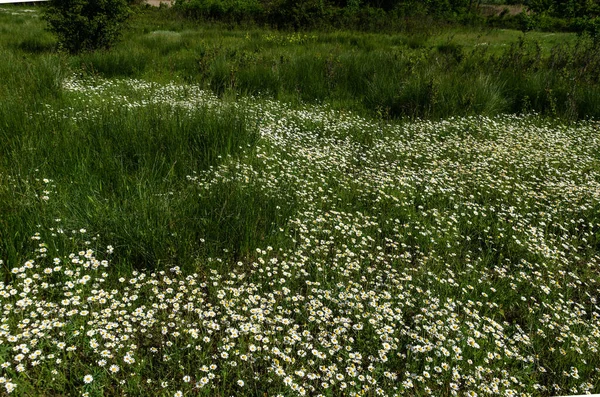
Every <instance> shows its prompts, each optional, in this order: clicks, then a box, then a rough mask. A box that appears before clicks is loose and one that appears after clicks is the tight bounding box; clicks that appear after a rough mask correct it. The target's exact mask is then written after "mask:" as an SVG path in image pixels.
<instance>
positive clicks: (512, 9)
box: [479, 4, 525, 16]
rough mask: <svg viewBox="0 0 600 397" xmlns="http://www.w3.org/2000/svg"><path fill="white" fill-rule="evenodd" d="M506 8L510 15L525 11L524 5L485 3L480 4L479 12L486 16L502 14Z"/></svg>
mask: <svg viewBox="0 0 600 397" xmlns="http://www.w3.org/2000/svg"><path fill="white" fill-rule="evenodd" d="M504 10H508V15H517V14H520V13H522V12H523V11H525V7H524V6H523V5H491V4H485V5H480V6H479V12H481V13H482V14H483V15H485V16H491V15H500V14H501V13H502V12H504Z"/></svg>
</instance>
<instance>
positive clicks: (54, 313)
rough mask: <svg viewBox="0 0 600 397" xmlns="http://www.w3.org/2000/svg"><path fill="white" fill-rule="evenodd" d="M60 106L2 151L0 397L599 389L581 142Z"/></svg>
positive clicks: (152, 97) (302, 110) (592, 179)
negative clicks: (9, 395)
mask: <svg viewBox="0 0 600 397" xmlns="http://www.w3.org/2000/svg"><path fill="white" fill-rule="evenodd" d="M62 87H63V88H62V89H61V92H62V99H61V101H62V102H61V103H62V104H63V106H56V105H55V106H50V104H49V106H46V107H41V108H40V110H39V112H38V113H32V114H29V115H28V116H27V119H26V120H25V121H23V123H24V125H23V128H22V129H21V130H19V132H18V133H17V134H14V135H11V136H9V135H8V134H7V130H6V128H5V127H3V128H2V129H1V131H2V134H3V138H2V139H3V142H4V143H3V153H2V163H1V164H2V168H1V169H0V170H1V172H0V177H1V184H0V198H1V199H0V203H2V206H3V209H2V214H3V215H2V218H1V219H2V222H3V235H2V243H3V244H2V247H3V251H0V252H2V253H3V255H4V256H5V258H4V262H3V266H4V268H5V269H6V272H5V275H4V282H3V283H2V284H1V287H2V298H1V299H2V307H3V315H2V326H1V327H0V329H1V331H0V332H1V334H0V341H1V343H0V352H1V353H0V357H2V361H3V364H2V365H1V367H2V378H1V379H2V382H3V387H4V388H5V390H6V391H7V392H10V391H13V389H14V392H15V393H17V394H19V395H40V394H47V395H55V394H77V393H89V395H101V394H104V395H121V394H123V393H127V394H128V395H148V394H151V393H152V394H158V395H171V396H172V395H177V396H179V395H198V394H199V395H228V394H232V393H241V394H244V395H263V394H264V393H266V394H268V395H318V394H323V395H363V394H366V395H396V394H406V395H420V394H427V393H432V394H433V395H455V394H460V395H556V394H565V393H572V394H575V393H586V392H598V391H599V390H598V389H597V386H594V385H598V384H599V378H600V359H599V357H600V355H599V354H598V341H599V340H600V308H599V307H598V302H597V297H598V294H599V292H600V291H599V284H598V282H599V281H600V280H599V279H600V274H599V263H600V262H599V261H600V256H599V252H598V247H599V246H598V244H599V240H598V229H599V228H600V220H599V219H598V214H599V212H598V209H599V200H600V172H599V170H600V168H599V161H600V158H599V157H598V153H600V137H599V135H598V132H599V126H598V124H597V123H596V122H582V123H578V124H572V125H564V124H560V123H556V122H548V121H544V120H543V119H540V118H538V117H535V116H501V117H496V118H485V117H469V118H454V119H448V120H444V121H439V122H430V121H414V122H407V123H400V124H396V123H388V122H385V121H382V120H374V119H363V118H361V117H358V116H356V115H354V114H352V113H349V112H338V111H334V110H331V109H329V108H328V107H326V106H304V107H290V106H288V105H284V104H281V103H278V102H274V101H265V100H258V99H252V98H246V99H240V100H238V101H230V100H229V101H228V100H221V99H218V98H217V97H215V96H214V95H212V94H210V93H208V92H206V91H202V90H199V89H198V88H195V87H193V86H186V85H174V84H171V85H158V84H150V83H146V82H143V81H139V80H122V81H120V80H98V79H95V80H90V79H84V80H80V79H77V78H68V79H66V80H65V81H64V82H63V85H62ZM198 115H200V116H201V120H204V121H200V119H199V118H198ZM6 116H7V114H6V113H4V114H3V120H5V123H6V120H7V117H6ZM42 121H43V122H42ZM194 122H195V123H196V124H193V123H194ZM201 122H204V124H198V123H201ZM171 123H175V125H177V126H179V127H178V128H179V129H178V130H177V129H172V130H168V128H167V127H169V126H172V125H173V124H171ZM134 124H138V125H140V126H141V127H140V128H141V129H136V128H135V127H134ZM106 125H110V126H111V128H106ZM187 125H192V126H194V127H195V128H196V130H195V131H194V132H195V133H196V135H193V136H192V135H185V131H186V128H187V127H186V126H187ZM223 125H224V126H227V129H231V128H232V126H234V127H235V126H237V127H235V128H237V134H236V136H233V135H231V134H230V135H227V137H226V138H227V139H228V141H220V140H219V139H218V137H217V136H212V135H211V133H212V132H214V131H218V126H223ZM153 126H155V127H160V128H155V127H153ZM127 128H128V129H129V131H130V133H129V134H128V133H127ZM166 128H167V130H165V131H163V129H166ZM111 131H117V133H115V135H111ZM244 131H245V132H244ZM121 132H122V134H121ZM47 134H52V139H51V140H47V139H46V135H47ZM172 134H179V135H180V136H177V137H174V136H172ZM219 136H220V135H219ZM174 140H178V141H181V142H185V150H184V149H181V150H184V151H182V152H178V153H177V159H176V160H174V159H173V158H170V157H169V156H171V155H174V153H172V151H173V150H175V149H174V147H175V146H176V142H175V141H174ZM194 140H195V141H194ZM200 141H202V142H203V143H200ZM181 142H180V143H181ZM181 144H183V143H181ZM157 147H163V149H162V150H155V148H157ZM201 147H203V148H204V150H206V152H205V153H208V154H206V155H205V156H204V160H202V161H199V160H198V159H194V157H195V156H197V155H199V153H198V152H197V150H199V148H201ZM186 151H187V153H188V157H184V156H181V154H182V153H184V152H186ZM210 153H213V154H214V156H213V155H210ZM218 153H221V154H218ZM105 156H106V157H105ZM109 157H110V158H114V162H113V163H112V164H111V163H110V162H109V161H108V158H109ZM35 159H38V160H41V161H39V163H38V167H37V169H35V171H34V169H33V168H31V171H30V172H25V170H26V169H30V168H29V165H30V164H31V162H33V161H34V160H35ZM207 159H208V160H207ZM198 161H199V162H198ZM181 163H183V164H181ZM63 167H67V168H68V170H70V171H67V170H66V169H63ZM111 167H116V168H115V170H118V172H116V171H115V170H111ZM118 178H121V179H122V180H121V181H119V180H118ZM115 179H117V180H115ZM115 200H117V201H118V202H119V203H120V205H119V206H116V205H115ZM116 207H118V208H116ZM7 210H8V215H7ZM11 211H13V213H18V216H17V217H16V218H14V219H12V218H11V215H10V212H11ZM128 212H129V214H128ZM186 219H188V221H187V223H186ZM190 219H191V220H193V221H191V222H190V221H189V220H190ZM118 221H122V222H123V223H124V224H122V225H119V224H118ZM27 222H33V224H38V225H39V226H37V227H33V224H32V228H33V230H36V232H35V234H33V233H32V234H31V235H30V236H28V238H27V240H29V242H24V243H23V244H22V245H21V246H17V245H16V244H15V243H16V242H17V241H19V239H18V238H16V239H15V238H14V236H13V238H12V241H8V240H9V239H10V236H11V233H12V234H13V235H14V233H17V234H18V233H22V232H23V231H24V230H25V226H23V225H24V224H27ZM74 222H75V223H79V225H77V226H75V225H74ZM85 229H87V230H85ZM136 233H137V234H136ZM11 244H12V245H11ZM186 247H189V249H188V248H186ZM178 249H179V250H181V249H183V250H186V249H188V250H187V251H181V252H177V250H178ZM9 252H12V254H10V255H9ZM144 255H148V257H144ZM161 255H162V257H161ZM183 255H185V257H184V256H183ZM154 260H156V261H157V262H154V263H152V261H154ZM161 261H162V262H161ZM152 266H154V267H152ZM132 267H133V268H132ZM136 267H137V268H136Z"/></svg>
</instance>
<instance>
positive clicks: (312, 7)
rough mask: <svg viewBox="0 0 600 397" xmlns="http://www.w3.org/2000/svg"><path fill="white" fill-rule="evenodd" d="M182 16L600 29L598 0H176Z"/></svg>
mask: <svg viewBox="0 0 600 397" xmlns="http://www.w3.org/2000/svg"><path fill="white" fill-rule="evenodd" d="M482 3H485V4H496V3H497V4H522V5H524V10H525V12H523V13H521V14H519V15H508V14H507V13H500V15H494V16H491V17H487V18H486V17H483V16H482V15H481V14H480V13H479V7H480V6H481V4H482ZM175 9H176V10H178V11H179V12H181V13H182V14H184V15H185V16H187V17H190V18H195V19H202V20H215V21H223V22H226V23H236V24H238V23H249V22H250V23H258V24H263V25H268V26H271V27H275V28H291V29H310V28H321V27H333V28H350V29H361V30H381V29H384V30H398V29H402V28H405V27H406V22H407V20H408V19H411V18H413V17H418V18H420V20H421V21H423V19H422V18H423V17H426V18H427V19H426V20H427V21H429V22H432V21H433V22H436V21H438V22H439V21H445V22H458V23H465V24H489V25H493V26H500V27H508V28H517V29H521V30H531V29H541V30H562V31H587V32H590V33H592V35H595V34H597V33H598V31H600V23H598V16H599V15H600V0H525V1H520V2H517V1H515V0H506V1H502V2H500V1H496V2H494V1H481V0H176V1H175Z"/></svg>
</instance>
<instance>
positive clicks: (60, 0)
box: [43, 0, 130, 53]
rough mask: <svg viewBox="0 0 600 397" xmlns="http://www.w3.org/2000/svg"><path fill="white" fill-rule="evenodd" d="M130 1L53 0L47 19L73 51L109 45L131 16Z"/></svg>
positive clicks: (64, 45) (62, 44) (63, 45)
mask: <svg viewBox="0 0 600 397" xmlns="http://www.w3.org/2000/svg"><path fill="white" fill-rule="evenodd" d="M129 12H130V10H129V7H128V6H127V1H126V0H100V1H98V0H49V1H48V3H47V4H44V15H43V17H44V20H45V21H46V22H47V23H48V27H49V30H50V31H51V32H53V33H54V34H56V36H57V37H58V43H59V46H60V47H61V48H63V49H65V50H67V51H69V52H71V53H79V52H81V51H92V50H97V49H102V48H109V47H110V46H111V45H113V44H114V43H115V42H116V41H117V39H118V38H119V36H120V34H121V29H122V25H123V23H124V22H125V21H126V20H127V17H128V16H129Z"/></svg>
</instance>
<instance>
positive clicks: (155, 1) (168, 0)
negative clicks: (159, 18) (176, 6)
mask: <svg viewBox="0 0 600 397" xmlns="http://www.w3.org/2000/svg"><path fill="white" fill-rule="evenodd" d="M146 3H148V4H150V5H151V6H155V7H158V6H160V3H165V4H166V5H168V6H170V5H171V3H172V0H146Z"/></svg>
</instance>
